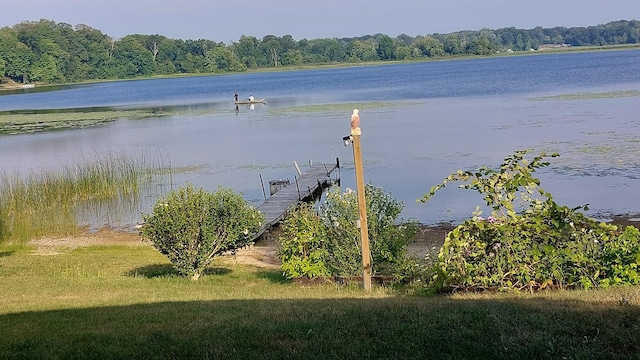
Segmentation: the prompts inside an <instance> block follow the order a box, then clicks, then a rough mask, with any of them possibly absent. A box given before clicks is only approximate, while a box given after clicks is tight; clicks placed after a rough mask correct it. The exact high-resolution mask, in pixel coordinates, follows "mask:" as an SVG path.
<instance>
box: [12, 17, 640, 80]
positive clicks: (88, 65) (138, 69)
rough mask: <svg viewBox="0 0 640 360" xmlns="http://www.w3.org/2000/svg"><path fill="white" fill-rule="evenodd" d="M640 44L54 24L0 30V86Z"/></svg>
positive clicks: (572, 32) (591, 30)
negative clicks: (228, 39)
mask: <svg viewBox="0 0 640 360" xmlns="http://www.w3.org/2000/svg"><path fill="white" fill-rule="evenodd" d="M638 43H640V21H637V20H631V21H626V20H620V21H613V22H610V23H607V24H604V25H597V26H589V27H572V28H565V27H554V28H542V27H536V28H534V29H529V30H524V29H516V28H514V27H509V28H503V29H498V30H490V29H482V30H479V31H460V32H455V33H450V34H431V35H424V36H422V35H420V36H416V37H411V36H408V35H400V36H398V37H396V38H391V37H389V36H387V35H384V34H376V35H366V36H361V37H356V38H342V39H337V38H321V39H313V40H307V39H302V40H295V39H294V38H293V37H291V35H285V36H282V37H278V36H274V35H267V36H265V37H263V38H262V39H258V38H256V37H253V36H242V37H241V38H240V39H239V40H238V41H237V42H232V43H231V44H224V43H222V42H215V41H212V40H203V39H200V40H177V39H169V38H167V37H165V36H162V35H137V34H136V35H127V36H125V37H123V38H122V39H114V38H112V37H110V36H108V35H106V34H103V33H102V32H101V31H100V30H97V29H94V28H92V27H90V26H87V25H76V26H71V25H69V24H65V23H56V22H54V21H51V20H40V21H34V22H22V23H20V24H17V25H14V26H13V27H3V28H0V79H1V78H8V79H11V80H13V81H15V82H24V83H26V82H40V83H49V84H53V83H67V82H77V81H83V80H97V79H125V78H133V77H140V76H153V75H171V74H196V73H222V72H242V71H247V70H253V69H259V68H274V67H291V66H300V65H312V64H330V63H360V62H370V61H394V60H400V61H402V60H418V59H425V58H443V57H454V56H465V55H492V54H496V53H498V52H511V51H530V50H537V49H540V48H542V47H548V46H586V45H590V46H602V45H617V44H638Z"/></svg>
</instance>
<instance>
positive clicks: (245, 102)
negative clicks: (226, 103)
mask: <svg viewBox="0 0 640 360" xmlns="http://www.w3.org/2000/svg"><path fill="white" fill-rule="evenodd" d="M234 103H235V104H236V105H251V104H266V103H267V101H266V100H265V99H253V100H238V101H234Z"/></svg>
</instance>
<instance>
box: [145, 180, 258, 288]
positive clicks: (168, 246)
mask: <svg viewBox="0 0 640 360" xmlns="http://www.w3.org/2000/svg"><path fill="white" fill-rule="evenodd" d="M143 220H144V225H143V226H142V228H141V229H140V235H141V236H142V237H143V239H145V240H148V241H151V243H152V244H153V246H154V247H155V248H156V249H157V250H158V251H160V252H161V253H162V254H164V255H165V256H167V258H169V261H171V263H172V264H173V266H174V268H175V269H176V270H177V271H178V272H179V273H180V274H181V275H183V276H188V277H190V278H191V279H192V280H198V279H199V278H200V276H201V275H202V274H203V273H204V271H205V270H206V268H207V266H208V265H209V264H210V263H211V261H212V260H213V259H214V257H215V256H218V255H221V254H223V253H225V252H227V251H235V250H236V249H237V248H238V247H242V246H246V245H248V244H249V243H250V242H251V240H252V239H253V236H254V234H255V233H256V232H257V231H258V229H259V228H260V226H261V225H262V222H263V221H264V218H263V216H262V214H261V213H260V212H259V211H258V210H257V209H255V208H254V207H253V206H252V205H250V204H249V203H247V202H246V201H245V200H244V199H243V198H242V195H240V194H237V193H234V192H233V190H231V189H226V188H219V189H218V190H217V191H216V192H214V193H209V192H207V191H205V190H203V189H194V188H193V186H192V185H190V184H189V185H187V186H186V187H182V188H180V189H178V190H177V191H173V192H171V193H169V194H168V195H167V196H166V198H164V199H160V200H158V202H156V204H155V205H154V207H153V210H152V213H151V214H145V215H143Z"/></svg>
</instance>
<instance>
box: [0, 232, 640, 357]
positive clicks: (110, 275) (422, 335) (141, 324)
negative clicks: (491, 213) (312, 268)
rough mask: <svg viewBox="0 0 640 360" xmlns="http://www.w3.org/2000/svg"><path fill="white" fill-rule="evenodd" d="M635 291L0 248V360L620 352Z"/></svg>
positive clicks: (630, 327) (124, 249)
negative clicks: (426, 284) (195, 275)
mask: <svg viewBox="0 0 640 360" xmlns="http://www.w3.org/2000/svg"><path fill="white" fill-rule="evenodd" d="M639 291H640V288H638V287H637V288H617V289H609V290H598V291H560V292H549V293H539V294H475V295H474V294H456V295H438V296H432V297H415V296H403V295H400V294H399V293H398V292H396V291H394V290H392V289H388V288H382V287H375V288H374V289H373V290H372V291H371V292H365V291H363V290H361V289H360V288H359V287H356V286H336V285H331V284H327V285H321V286H312V287H303V286H299V285H295V284H292V283H290V282H289V281H287V280H285V279H284V278H283V277H282V275H281V273H280V271H278V270H277V269H258V268H254V267H250V266H246V265H240V264H237V263H235V262H234V261H233V258H230V259H219V260H217V261H216V262H215V263H214V265H213V266H212V267H211V268H210V270H209V271H208V272H207V274H206V275H205V276H204V277H202V278H201V279H200V280H199V281H190V280H187V279H184V278H180V277H178V276H177V275H176V274H175V272H174V271H173V270H172V268H171V266H170V264H169V263H168V262H167V260H166V259H165V258H164V257H163V256H162V255H161V254H159V253H158V252H157V251H156V250H154V249H153V248H152V247H150V246H148V245H144V244H142V243H141V244H140V246H130V245H127V246H100V247H88V248H76V249H74V250H68V251H62V252H60V253H58V254H49V255H42V254H37V253H36V252H35V251H33V250H31V249H25V248H15V247H14V248H11V247H7V246H5V247H0V293H2V297H1V299H0V334H1V336H0V359H282V358H306V359H327V358H335V359H350V358H353V359H355V358H357V359H366V358H378V359H430V358H433V359H614V358H615V359H632V358H636V359H637V358H640V333H639V330H640V301H639V298H640V295H639V294H638V293H639Z"/></svg>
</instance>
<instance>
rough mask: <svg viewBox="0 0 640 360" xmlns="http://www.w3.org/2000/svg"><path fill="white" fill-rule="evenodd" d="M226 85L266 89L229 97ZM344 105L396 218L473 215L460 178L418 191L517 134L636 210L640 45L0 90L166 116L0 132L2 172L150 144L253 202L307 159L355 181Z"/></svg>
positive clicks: (573, 201)
mask: <svg viewBox="0 0 640 360" xmlns="http://www.w3.org/2000/svg"><path fill="white" fill-rule="evenodd" d="M43 90H44V91H43ZM234 92H238V93H239V94H240V98H246V97H248V96H249V95H253V96H255V97H256V98H266V101H267V104H266V105H255V106H253V107H249V106H240V107H239V108H238V109H237V110H236V108H235V106H234V104H233V94H234ZM345 104H353V105H354V106H357V107H358V108H359V110H360V117H361V124H360V125H361V128H362V152H363V154H362V155H363V159H364V172H365V174H364V176H365V181H366V182H370V183H373V184H374V185H376V186H380V187H382V188H383V189H384V190H385V191H386V192H388V193H391V195H392V196H394V197H395V198H397V199H398V200H401V201H403V203H404V205H405V209H404V211H403V214H402V217H403V218H404V219H416V220H418V221H420V222H423V223H425V224H433V223H437V222H440V221H452V222H459V221H461V220H463V219H464V218H466V217H468V216H469V215H470V214H471V212H472V211H473V210H475V208H476V205H483V201H482V198H481V197H480V195H478V194H476V193H474V192H472V191H470V190H461V189H457V188H456V186H455V185H452V186H449V187H447V188H446V189H444V190H443V191H442V192H439V193H438V194H436V196H435V197H434V198H433V199H432V200H430V201H429V202H427V203H425V204H419V203H416V200H417V199H419V198H421V197H422V196H423V195H424V193H426V192H428V191H429V188H430V187H431V186H433V185H436V184H438V183H439V182H441V181H442V179H444V178H445V177H446V176H447V175H449V174H450V173H452V172H455V171H456V170H458V169H462V170H467V169H475V168H478V167H480V166H482V165H487V166H493V167H495V166H497V165H499V164H500V163H501V162H502V159H503V158H504V157H506V156H508V155H510V154H512V153H513V152H514V151H515V150H520V149H533V150H534V153H537V152H539V151H557V152H559V153H560V155H561V157H560V158H556V159H552V160H551V162H552V163H551V166H549V167H548V168H545V169H542V170H540V171H539V172H538V175H539V177H540V179H541V180H542V184H541V185H542V187H544V188H545V189H546V190H547V191H549V192H551V193H552V194H553V195H554V198H555V199H556V201H557V202H558V203H560V204H562V205H567V206H572V207H573V206H579V205H582V204H586V203H588V204H590V208H591V210H590V211H589V214H590V215H593V216H598V217H606V216H610V215H614V214H638V213H640V195H638V194H640V120H639V119H638V118H639V116H638V113H639V111H638V110H640V50H620V51H600V52H575V53H550V54H536V55H531V56H505V57H494V58H478V59H465V60H452V61H433V62H423V63H410V64H392V65H376V66H354V67H348V68H331V69H318V70H299V71H286V72H268V73H249V74H234V75H217V76H199V77H183V78H171V79H153V80H137V81H117V82H107V83H96V84H83V85H74V86H63V87H55V88H51V89H49V88H41V89H39V88H34V89H24V90H20V91H15V92H13V93H5V94H4V95H2V96H0V112H1V111H44V110H56V111H60V110H65V109H82V110H84V111H90V110H92V109H96V108H124V109H137V108H140V109H158V110H171V111H172V112H171V113H172V114H173V115H171V116H163V117H157V118H156V117H152V118H146V119H142V120H140V119H138V120H132V119H126V118H123V119H120V120H117V121H114V122H110V123H107V124H103V125H100V126H95V127H87V128H82V129H73V130H62V131H54V132H42V133H31V134H21V135H0V171H5V172H18V173H29V172H38V171H44V170H47V171H51V170H55V169H56V168H59V167H60V166H63V165H67V164H70V163H74V162H77V161H79V160H82V159H86V158H87V157H91V156H92V154H104V153H106V152H112V153H132V154H134V153H141V152H148V153H159V154H161V156H162V157H163V158H165V159H167V161H169V162H170V163H171V165H173V166H175V167H178V168H185V169H187V168H188V169H189V171H184V172H180V173H178V174H177V175H176V177H175V179H174V181H175V183H174V186H181V185H183V184H185V183H187V182H189V183H192V184H193V185H194V186H197V187H203V188H206V189H208V190H215V189H216V188H217V187H218V186H225V187H231V188H233V189H234V190H236V191H238V192H242V193H243V194H244V196H245V198H246V199H247V200H249V201H251V202H253V203H255V204H256V205H259V204H260V203H261V202H262V201H263V200H264V195H263V190H262V189H263V188H262V183H264V184H265V185H266V187H267V189H266V192H267V194H268V184H267V182H268V181H269V180H279V179H290V180H291V181H292V182H293V181H294V177H295V175H296V172H295V169H294V166H293V162H294V161H295V162H297V163H298V164H299V165H300V167H301V169H302V170H303V171H304V167H305V165H306V164H308V162H309V161H312V162H314V163H322V162H325V163H332V162H333V161H334V159H335V158H336V157H338V158H340V163H341V165H342V169H341V171H340V177H341V183H342V187H343V188H344V187H351V188H354V187H355V185H354V171H353V153H352V148H351V147H345V146H344V145H343V143H342V137H343V136H346V135H348V134H349V118H350V115H351V110H350V107H348V106H347V107H345ZM261 178H262V179H263V181H262V183H261ZM161 188H162V189H164V190H161V191H158V192H155V193H151V194H147V195H145V196H144V198H143V199H141V201H140V202H139V203H138V204H137V205H136V208H134V209H131V210H129V211H127V212H126V214H121V215H119V216H116V217H114V216H109V217H108V219H107V220H105V219H104V216H103V217H100V219H99V220H96V219H93V220H90V221H92V222H96V221H97V222H98V224H95V225H96V226H99V225H101V223H102V222H106V223H108V224H110V225H112V226H125V227H128V226H130V225H131V224H135V222H137V221H139V220H140V218H141V216H140V214H141V213H142V212H147V211H148V210H149V209H150V206H151V204H152V203H153V202H155V200H156V199H157V197H158V196H159V195H160V194H161V193H162V191H166V189H167V187H161ZM88 221H89V220H88Z"/></svg>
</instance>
